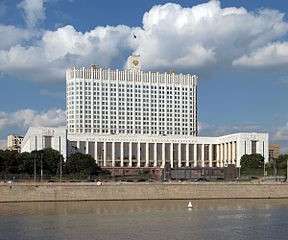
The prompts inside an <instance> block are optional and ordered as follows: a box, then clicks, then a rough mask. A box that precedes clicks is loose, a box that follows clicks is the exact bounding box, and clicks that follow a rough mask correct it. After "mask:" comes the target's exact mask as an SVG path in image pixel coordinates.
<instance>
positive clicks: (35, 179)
mask: <svg viewBox="0 0 288 240" xmlns="http://www.w3.org/2000/svg"><path fill="white" fill-rule="evenodd" d="M36 181H37V176H36V154H35V157H34V182H36Z"/></svg>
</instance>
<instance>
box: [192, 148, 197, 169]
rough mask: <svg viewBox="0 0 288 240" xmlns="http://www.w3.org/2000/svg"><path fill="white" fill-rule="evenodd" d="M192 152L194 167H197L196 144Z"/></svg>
mask: <svg viewBox="0 0 288 240" xmlns="http://www.w3.org/2000/svg"><path fill="white" fill-rule="evenodd" d="M193 147H194V150H193V154H194V156H193V158H194V167H197V163H198V160H197V158H198V155H197V144H196V143H194V146H193Z"/></svg>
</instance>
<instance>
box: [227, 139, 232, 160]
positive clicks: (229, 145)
mask: <svg viewBox="0 0 288 240" xmlns="http://www.w3.org/2000/svg"><path fill="white" fill-rule="evenodd" d="M231 159H232V157H231V142H229V143H228V163H231Z"/></svg>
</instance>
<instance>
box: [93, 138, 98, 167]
mask: <svg viewBox="0 0 288 240" xmlns="http://www.w3.org/2000/svg"><path fill="white" fill-rule="evenodd" d="M94 159H95V161H96V163H97V164H98V143H97V142H95V148H94Z"/></svg>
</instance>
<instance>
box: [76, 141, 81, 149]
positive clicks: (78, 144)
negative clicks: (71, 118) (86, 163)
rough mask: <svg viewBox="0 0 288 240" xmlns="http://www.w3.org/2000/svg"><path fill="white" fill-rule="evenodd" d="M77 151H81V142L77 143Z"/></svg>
mask: <svg viewBox="0 0 288 240" xmlns="http://www.w3.org/2000/svg"><path fill="white" fill-rule="evenodd" d="M76 144H77V149H78V150H79V149H80V141H77V143H76Z"/></svg>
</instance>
